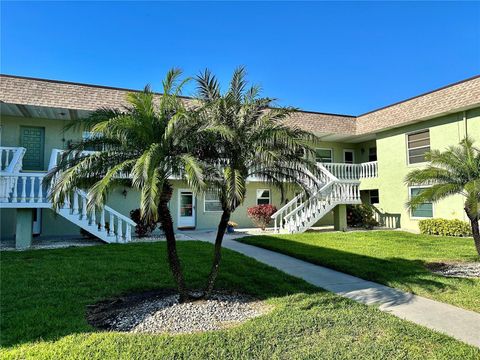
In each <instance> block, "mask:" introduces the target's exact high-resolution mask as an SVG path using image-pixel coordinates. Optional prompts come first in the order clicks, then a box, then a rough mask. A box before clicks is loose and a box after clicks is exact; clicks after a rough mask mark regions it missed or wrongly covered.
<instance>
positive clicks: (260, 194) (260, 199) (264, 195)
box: [257, 189, 270, 205]
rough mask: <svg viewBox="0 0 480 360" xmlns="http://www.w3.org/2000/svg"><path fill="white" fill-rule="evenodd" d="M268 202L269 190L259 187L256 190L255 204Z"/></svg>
mask: <svg viewBox="0 0 480 360" xmlns="http://www.w3.org/2000/svg"><path fill="white" fill-rule="evenodd" d="M264 204H270V190H268V189H259V190H257V205H264Z"/></svg>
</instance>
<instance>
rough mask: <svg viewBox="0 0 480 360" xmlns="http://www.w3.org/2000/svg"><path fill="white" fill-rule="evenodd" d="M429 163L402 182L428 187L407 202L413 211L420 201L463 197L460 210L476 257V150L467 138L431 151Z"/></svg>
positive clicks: (479, 206) (479, 184) (479, 240)
mask: <svg viewBox="0 0 480 360" xmlns="http://www.w3.org/2000/svg"><path fill="white" fill-rule="evenodd" d="M426 160H427V161H429V162H430V164H429V165H428V166H427V167H426V168H423V169H415V170H412V171H411V172H410V173H409V174H408V175H407V177H406V178H405V182H406V183H407V184H408V185H431V186H430V187H428V188H426V189H425V190H423V191H421V192H420V193H419V194H418V195H416V196H414V197H413V198H412V199H411V200H410V201H409V202H408V203H407V206H408V207H409V208H413V209H415V208H416V207H418V206H419V205H420V204H422V203H424V202H436V201H440V200H442V199H445V198H447V197H449V196H451V195H456V194H460V195H463V197H464V198H465V203H464V210H465V212H466V214H467V216H468V218H469V220H470V224H471V227H472V234H473V239H474V242H475V247H476V249H477V253H478V254H479V255H480V232H479V227H478V219H479V216H480V150H479V149H478V148H477V147H475V146H474V145H473V141H472V139H470V138H465V139H464V140H462V141H461V142H460V144H459V145H458V146H450V147H449V148H448V149H447V150H445V151H443V152H440V151H439V150H432V151H430V152H429V153H427V155H426Z"/></svg>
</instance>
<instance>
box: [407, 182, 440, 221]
mask: <svg viewBox="0 0 480 360" xmlns="http://www.w3.org/2000/svg"><path fill="white" fill-rule="evenodd" d="M429 187H431V186H428V185H414V186H409V187H408V200H411V199H412V189H427V188H429ZM423 204H432V216H428V217H425V216H414V215H413V209H410V210H409V212H408V213H409V215H410V219H412V220H423V219H433V218H434V217H435V203H434V202H433V201H432V202H427V203H423Z"/></svg>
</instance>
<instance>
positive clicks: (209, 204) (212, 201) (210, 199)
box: [204, 191, 222, 212]
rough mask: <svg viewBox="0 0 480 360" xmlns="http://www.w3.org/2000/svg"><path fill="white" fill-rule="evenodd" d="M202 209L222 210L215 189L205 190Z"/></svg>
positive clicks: (206, 210) (207, 210)
mask: <svg viewBox="0 0 480 360" xmlns="http://www.w3.org/2000/svg"><path fill="white" fill-rule="evenodd" d="M204 210H205V212H217V211H222V204H221V202H220V199H219V198H218V193H217V192H216V191H207V192H206V193H205V201H204Z"/></svg>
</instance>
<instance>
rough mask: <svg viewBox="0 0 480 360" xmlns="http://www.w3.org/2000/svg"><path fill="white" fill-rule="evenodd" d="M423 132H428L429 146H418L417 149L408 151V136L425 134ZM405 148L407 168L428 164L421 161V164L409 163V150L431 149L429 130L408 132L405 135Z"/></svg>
mask: <svg viewBox="0 0 480 360" xmlns="http://www.w3.org/2000/svg"><path fill="white" fill-rule="evenodd" d="M425 131H428V142H429V145H428V146H427V145H424V146H419V147H415V148H413V149H410V148H409V147H408V137H409V136H410V135H415V134H419V133H422V132H425ZM405 147H406V154H407V165H408V166H421V165H424V164H426V163H428V161H421V162H418V163H411V162H410V150H415V149H422V148H426V147H428V148H429V149H430V150H431V149H432V144H431V137H430V128H426V129H421V130H415V131H410V132H407V133H405Z"/></svg>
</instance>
